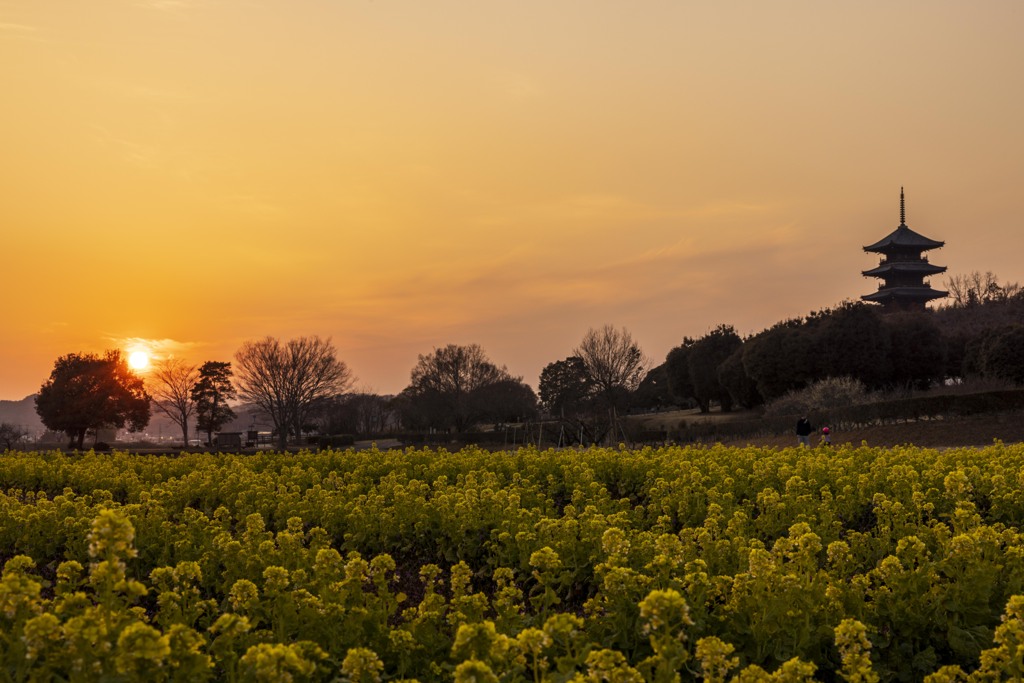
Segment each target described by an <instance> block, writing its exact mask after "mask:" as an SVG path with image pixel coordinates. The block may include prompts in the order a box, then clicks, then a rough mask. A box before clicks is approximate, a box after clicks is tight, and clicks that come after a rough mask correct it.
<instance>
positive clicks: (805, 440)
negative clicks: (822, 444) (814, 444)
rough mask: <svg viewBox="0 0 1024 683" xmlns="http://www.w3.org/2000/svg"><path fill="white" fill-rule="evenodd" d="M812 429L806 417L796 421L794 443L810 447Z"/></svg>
mask: <svg viewBox="0 0 1024 683" xmlns="http://www.w3.org/2000/svg"><path fill="white" fill-rule="evenodd" d="M813 431H814V428H813V427H811V421H810V420H808V419H807V418H806V417H801V418H800V419H799V420H797V421H796V442H797V445H799V446H810V445H811V432H813Z"/></svg>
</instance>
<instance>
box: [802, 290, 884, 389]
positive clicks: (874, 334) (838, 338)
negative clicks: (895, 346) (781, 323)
mask: <svg viewBox="0 0 1024 683" xmlns="http://www.w3.org/2000/svg"><path fill="white" fill-rule="evenodd" d="M816 327H817V333H816V334H815V338H814V341H815V346H816V347H817V350H818V357H819V358H820V360H821V364H820V367H819V368H817V369H816V372H815V373H814V374H813V378H814V379H824V378H825V377H853V378H855V379H858V380H860V381H861V382H863V383H864V384H865V385H866V386H867V387H868V388H869V389H878V388H881V387H883V386H886V385H887V384H889V383H890V380H891V378H892V365H891V362H890V349H891V341H890V339H889V331H888V329H886V327H885V325H884V324H883V321H882V314H881V313H880V312H879V310H878V307H877V306H872V305H869V304H864V303H850V302H847V303H844V304H842V305H840V306H839V307H837V308H836V309H834V310H832V311H828V312H825V313H823V314H821V319H820V322H819V323H818V324H817V326H816Z"/></svg>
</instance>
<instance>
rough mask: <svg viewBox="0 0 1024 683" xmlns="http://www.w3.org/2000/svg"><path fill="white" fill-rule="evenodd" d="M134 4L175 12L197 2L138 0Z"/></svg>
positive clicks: (192, 0) (183, 0)
mask: <svg viewBox="0 0 1024 683" xmlns="http://www.w3.org/2000/svg"><path fill="white" fill-rule="evenodd" d="M136 4H137V5H139V6H140V7H149V8H150V9H155V10H159V11H161V12H176V11H180V10H185V9H188V8H190V7H193V6H195V5H196V4H197V3H196V1H195V0H139V1H138V2H136Z"/></svg>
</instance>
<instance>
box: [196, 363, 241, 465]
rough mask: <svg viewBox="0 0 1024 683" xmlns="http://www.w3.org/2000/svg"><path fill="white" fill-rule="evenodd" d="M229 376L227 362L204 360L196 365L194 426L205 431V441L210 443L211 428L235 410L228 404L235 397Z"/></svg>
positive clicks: (212, 431) (229, 365)
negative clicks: (197, 369)
mask: <svg viewBox="0 0 1024 683" xmlns="http://www.w3.org/2000/svg"><path fill="white" fill-rule="evenodd" d="M231 376H232V372H231V363H227V362H224V361H214V360H211V361H207V362H205V363H203V364H202V366H200V368H199V379H198V380H197V381H196V383H195V386H193V387H192V400H193V401H194V402H195V412H196V429H197V430H199V431H201V432H206V443H207V445H211V444H213V433H214V432H215V431H217V430H219V429H220V428H221V427H223V426H224V424H225V423H227V422H230V421H231V420H233V419H235V411H233V410H232V409H231V406H229V405H228V401H229V400H230V399H233V398H235V388H234V387H233V386H232V385H231Z"/></svg>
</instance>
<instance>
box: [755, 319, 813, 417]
mask: <svg viewBox="0 0 1024 683" xmlns="http://www.w3.org/2000/svg"><path fill="white" fill-rule="evenodd" d="M814 355H815V350H814V342H813V340H812V338H811V335H810V334H808V333H807V330H806V329H805V327H804V325H803V323H802V321H799V320H787V321H784V322H781V323H777V324H776V325H774V326H772V327H770V328H769V329H767V330H764V331H762V332H759V333H757V334H756V335H754V336H753V337H752V338H750V339H748V340H747V341H746V342H745V343H744V344H743V369H744V371H745V372H746V373H747V376H748V377H750V378H751V379H752V380H754V383H755V384H756V385H757V391H758V393H759V394H760V395H761V396H762V397H763V398H764V400H765V401H769V400H771V399H773V398H777V397H779V396H782V395H783V394H785V393H786V392H788V391H793V390H794V389H801V388H803V387H805V386H807V384H808V383H809V382H812V381H814V379H815V361H814Z"/></svg>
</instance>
